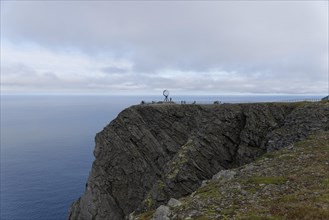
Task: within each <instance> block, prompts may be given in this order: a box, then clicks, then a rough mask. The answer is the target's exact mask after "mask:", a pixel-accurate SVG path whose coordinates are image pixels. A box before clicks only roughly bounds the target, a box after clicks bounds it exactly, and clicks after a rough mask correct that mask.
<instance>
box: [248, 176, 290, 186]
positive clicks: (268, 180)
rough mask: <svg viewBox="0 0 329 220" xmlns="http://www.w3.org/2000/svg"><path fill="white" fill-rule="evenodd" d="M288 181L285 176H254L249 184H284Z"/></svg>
mask: <svg viewBox="0 0 329 220" xmlns="http://www.w3.org/2000/svg"><path fill="white" fill-rule="evenodd" d="M286 181H287V178H286V177H283V176H271V177H263V176H254V177H251V178H250V179H249V180H248V182H249V183H254V184H277V185H280V184H284V183H285V182H286Z"/></svg>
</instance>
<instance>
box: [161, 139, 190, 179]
mask: <svg viewBox="0 0 329 220" xmlns="http://www.w3.org/2000/svg"><path fill="white" fill-rule="evenodd" d="M191 146H193V141H192V140H188V141H187V142H186V143H185V144H184V145H183V146H181V148H180V149H179V151H178V152H177V157H176V158H174V159H173V161H172V164H171V166H170V167H172V170H171V172H170V173H168V175H167V178H168V179H173V178H175V177H176V176H177V174H178V173H179V171H180V170H181V168H182V166H183V165H184V164H185V163H186V162H187V161H188V159H187V156H186V154H187V152H188V150H189V148H190V147H191Z"/></svg>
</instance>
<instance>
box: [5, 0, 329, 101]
mask: <svg viewBox="0 0 329 220" xmlns="http://www.w3.org/2000/svg"><path fill="white" fill-rule="evenodd" d="M328 10H329V9H328V1H327V0H324V1H28V0H27V1H1V93H2V94H6V93H9V94H14V93H24V94H25V93H37V94H48V93H69V94H72V93H84V94H96V93H97V94H157V93H159V92H161V91H163V90H164V89H168V90H170V91H174V92H175V93H177V94H196V95H197V94H327V93H328V86H329V85H328V84H329V80H328V77H329V73H328V50H329V45H328V20H329V19H328Z"/></svg>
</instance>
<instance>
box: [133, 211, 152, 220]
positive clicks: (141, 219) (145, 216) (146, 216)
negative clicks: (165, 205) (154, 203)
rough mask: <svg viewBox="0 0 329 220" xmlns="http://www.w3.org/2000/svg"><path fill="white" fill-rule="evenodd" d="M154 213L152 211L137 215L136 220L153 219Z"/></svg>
mask: <svg viewBox="0 0 329 220" xmlns="http://www.w3.org/2000/svg"><path fill="white" fill-rule="evenodd" d="M154 213H155V211H154V210H152V211H148V212H145V213H142V214H140V215H138V216H137V217H138V220H150V219H151V218H152V217H153V214H154Z"/></svg>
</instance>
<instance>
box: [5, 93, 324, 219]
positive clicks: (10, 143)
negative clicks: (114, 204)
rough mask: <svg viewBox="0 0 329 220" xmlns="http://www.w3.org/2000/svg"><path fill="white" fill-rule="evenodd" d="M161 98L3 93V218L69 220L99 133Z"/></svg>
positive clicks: (235, 99) (200, 98)
mask: <svg viewBox="0 0 329 220" xmlns="http://www.w3.org/2000/svg"><path fill="white" fill-rule="evenodd" d="M304 98H308V99H314V98H321V97H320V96H288V97H287V96H223V97H221V96H198V97H196V96H194V97H188V96H181V97H173V101H176V102H177V103H181V101H182V100H184V101H187V102H194V101H196V102H197V103H205V104H206V103H212V102H213V101H221V102H231V103H234V102H240V101H241V102H259V101H279V100H296V99H298V100H299V99H304ZM142 100H143V101H146V102H151V101H162V100H163V97H162V96H152V97H151V96H144V97H143V96H105V95H99V96H96V95H2V96H1V158H0V159H1V167H0V168H1V176H0V177H1V178H0V184H1V185H0V205H1V206H0V211H1V212H0V213H1V219H2V220H61V219H67V215H68V209H69V207H70V204H71V203H72V202H73V201H75V200H76V199H77V198H78V197H79V196H80V195H82V193H83V192H84V188H85V184H86V181H87V178H88V174H89V171H90V169H91V165H92V162H93V160H94V157H93V149H94V145H95V144H94V137H95V135H96V133H97V132H100V131H101V130H102V129H103V128H104V127H105V126H106V125H107V124H108V123H109V122H110V121H112V120H113V119H114V118H115V117H116V116H117V115H118V113H119V112H121V111H122V110H123V109H124V108H126V107H129V106H130V105H134V104H139V103H140V102H141V101H142Z"/></svg>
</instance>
